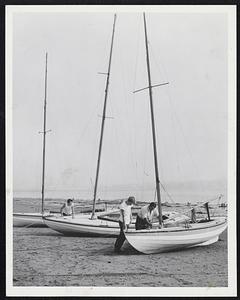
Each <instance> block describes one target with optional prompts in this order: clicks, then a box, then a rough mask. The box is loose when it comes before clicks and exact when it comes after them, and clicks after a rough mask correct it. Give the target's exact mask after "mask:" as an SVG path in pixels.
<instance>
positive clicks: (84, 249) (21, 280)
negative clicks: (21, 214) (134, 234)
mask: <svg viewBox="0 0 240 300" xmlns="http://www.w3.org/2000/svg"><path fill="white" fill-rule="evenodd" d="M13 232H14V243H13V245H14V250H13V285H14V286H129V287H134V286H145V287H148V286H149V287H162V286H172V287H183V286H190V287H223V286H227V285H228V277H227V231H225V232H224V233H223V234H222V235H221V236H220V240H219V241H218V242H217V243H215V244H213V245H210V246H206V247H198V248H192V249H188V250H183V251H176V252H169V253H162V254H154V255H144V254H140V253H138V252H136V251H135V250H134V249H133V248H131V246H130V245H128V244H125V245H124V248H123V249H124V253H123V254H120V255H119V254H116V253H114V252H113V245H114V241H115V239H114V238H90V237H89V238H86V237H84V238H83V237H81V238H80V237H66V236H63V235H61V234H59V233H57V232H55V231H52V230H51V229H49V228H14V230H13Z"/></svg>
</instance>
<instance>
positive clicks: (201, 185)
mask: <svg viewBox="0 0 240 300" xmlns="http://www.w3.org/2000/svg"><path fill="white" fill-rule="evenodd" d="M150 49H151V52H152V56H153V58H154V61H155V63H156V66H157V69H158V72H159V73H160V74H161V71H160V67H159V64H158V61H157V59H156V57H155V54H154V50H153V48H152V47H151V44H150ZM161 66H162V69H163V70H164V72H165V74H166V79H167V81H168V76H167V72H166V70H165V68H164V67H163V64H161ZM166 93H167V95H168V98H169V103H170V105H171V107H172V110H173V113H174V116H175V120H176V122H177V123H178V125H179V129H180V131H181V134H182V136H183V141H184V144H185V147H186V149H187V151H188V154H189V157H190V159H191V161H192V165H193V167H194V169H195V173H196V175H198V177H199V175H200V174H199V170H198V167H197V165H196V163H195V161H194V159H193V155H192V153H191V151H190V148H189V146H188V144H187V142H186V137H185V135H184V131H183V128H182V125H181V122H180V120H179V118H178V115H177V112H176V110H175V108H174V105H173V101H172V98H171V95H170V93H169V92H168V90H166ZM199 178H200V177H199ZM199 184H200V187H201V190H202V192H204V188H203V184H202V180H200V179H199Z"/></svg>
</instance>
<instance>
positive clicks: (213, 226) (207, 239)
mask: <svg viewBox="0 0 240 300" xmlns="http://www.w3.org/2000/svg"><path fill="white" fill-rule="evenodd" d="M143 18H144V32H145V45H146V60H147V72H148V87H147V88H148V90H149V99H150V109H151V122H152V138H153V150H154V165H155V179H156V191H157V199H158V212H159V228H153V229H149V230H146V229H145V230H135V229H129V230H127V231H126V232H125V237H126V239H127V241H128V242H129V244H130V245H132V246H133V247H134V248H135V249H136V250H138V251H139V252H142V253H145V254H151V253H160V252H165V251H172V250H179V249H183V248H189V247H196V246H206V245H210V244H212V243H215V242H217V241H218V239H219V235H220V234H221V233H222V232H223V231H224V230H225V229H226V228H227V219H226V218H223V217H219V218H214V219H210V215H209V210H208V204H206V208H207V213H208V219H207V220H206V222H201V223H198V222H196V223H191V222H186V223H185V224H181V225H180V226H174V227H169V228H166V227H164V222H163V218H162V208H161V207H162V206H161V193H160V180H159V172H158V159H157V143H156V137H155V123H154V107H153V99H152V88H153V86H152V83H151V73H150V59H149V51H148V38H147V25H146V17H145V13H144V14H143Z"/></svg>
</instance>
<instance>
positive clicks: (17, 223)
mask: <svg viewBox="0 0 240 300" xmlns="http://www.w3.org/2000/svg"><path fill="white" fill-rule="evenodd" d="M47 63H48V53H46V64H45V88H44V120H43V132H41V133H42V134H43V161H42V205H41V206H42V207H41V212H37V213H35V212H32V213H13V226H14V227H46V225H45V224H44V222H43V216H50V213H49V212H47V211H45V208H44V200H45V196H44V192H45V186H44V184H45V148H46V133H47V132H48V131H46V120H47V119H46V109H47V71H48V70H47Z"/></svg>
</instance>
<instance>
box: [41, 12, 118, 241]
mask: <svg viewBox="0 0 240 300" xmlns="http://www.w3.org/2000/svg"><path fill="white" fill-rule="evenodd" d="M116 18H117V15H116V14H114V21H113V28H112V37H111V46H110V55H109V62H108V70H107V72H106V73H102V74H104V75H106V76H107V79H106V86H105V96H104V105H103V113H102V123H101V132H100V141H99V148H98V158H97V168H96V176H95V185H94V193H93V207H92V212H91V213H90V214H83V213H81V214H77V215H75V217H74V218H72V217H71V216H64V217H62V216H53V217H44V223H45V224H46V225H47V226H48V227H50V228H51V229H53V230H55V231H58V232H60V233H62V234H65V235H75V236H85V235H87V236H117V235H118V234H119V226H118V222H117V221H116V222H112V221H108V220H104V219H99V218H98V216H99V214H98V213H97V212H96V204H97V203H96V200H97V188H98V178H99V170H100V162H101V152H102V144H103V135H104V125H105V119H106V118H107V117H106V109H107V99H108V87H109V81H110V71H111V61H112V52H113V42H114V33H115V25H116Z"/></svg>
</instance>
